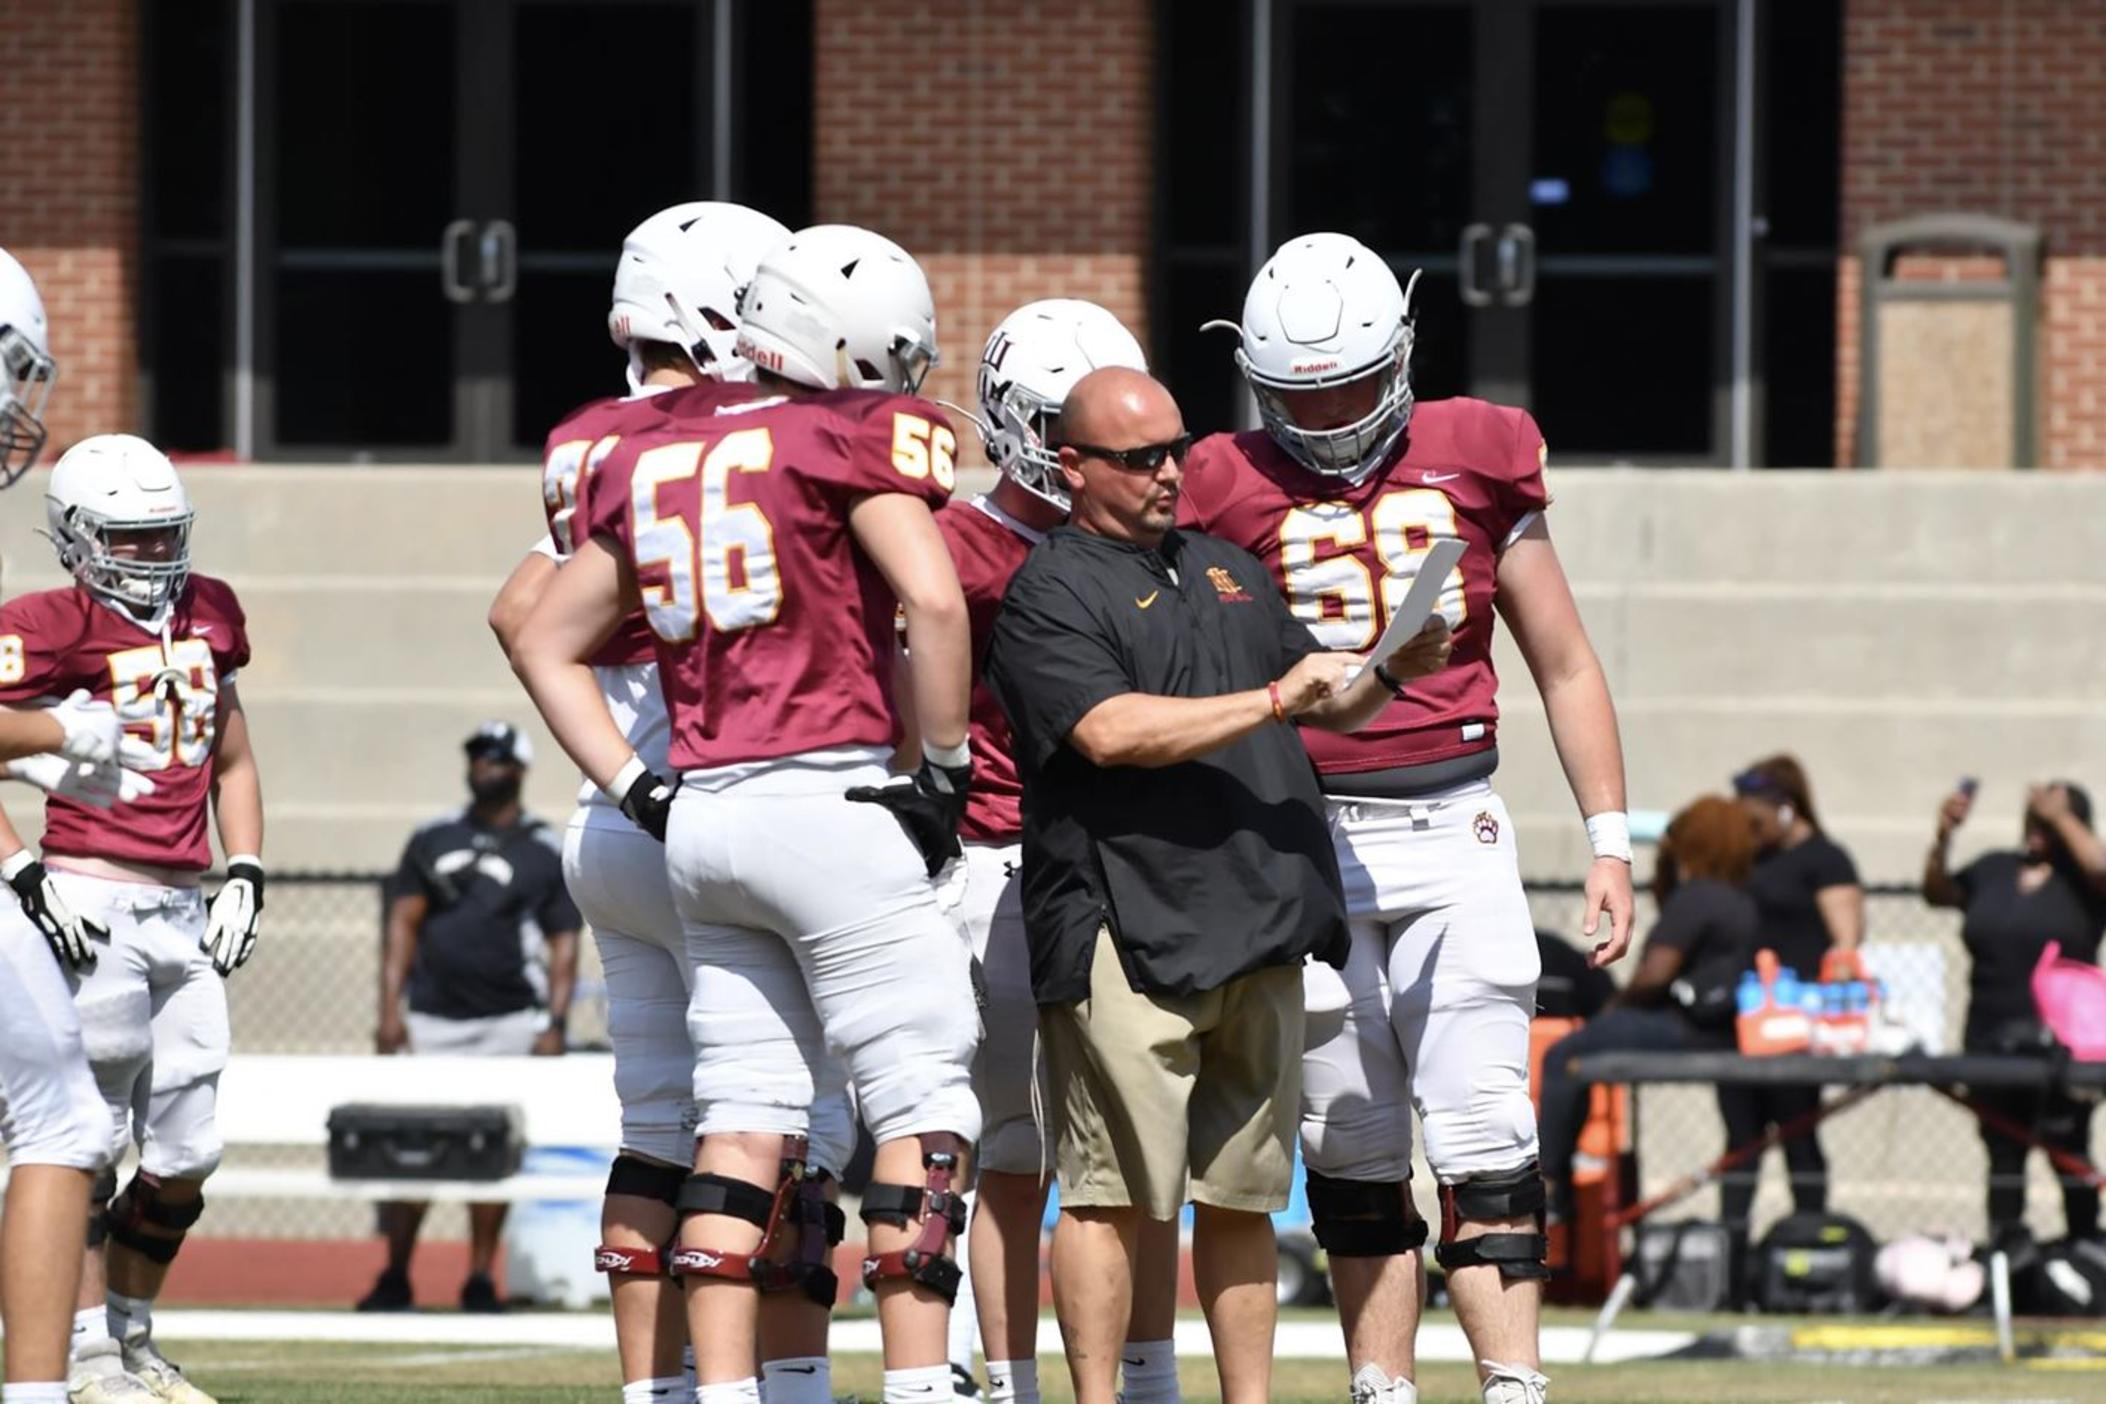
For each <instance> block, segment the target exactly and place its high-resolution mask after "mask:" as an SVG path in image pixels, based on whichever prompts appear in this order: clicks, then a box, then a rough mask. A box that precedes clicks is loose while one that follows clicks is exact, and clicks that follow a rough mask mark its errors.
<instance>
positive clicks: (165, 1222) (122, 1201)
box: [107, 1171, 205, 1265]
mask: <svg viewBox="0 0 2106 1404" xmlns="http://www.w3.org/2000/svg"><path fill="white" fill-rule="evenodd" d="M204 1212H205V1199H204V1196H203V1195H199V1196H198V1197H197V1198H196V1199H193V1200H191V1201H189V1202H188V1203H187V1204H186V1203H180V1202H178V1203H170V1202H169V1201H168V1200H166V1199H163V1198H162V1197H161V1182H160V1181H159V1180H157V1179H155V1178H154V1177H153V1176H151V1175H148V1174H146V1173H145V1172H144V1171H141V1172H139V1173H137V1174H134V1175H133V1176H132V1182H131V1183H130V1184H128V1185H126V1186H125V1187H124V1193H123V1194H120V1195H118V1196H117V1198H115V1199H114V1200H112V1201H110V1208H109V1212H108V1215H107V1218H108V1222H109V1236H110V1241H111V1242H113V1243H116V1244H118V1245H119V1246H121V1247H125V1248H129V1249H131V1250H132V1251H133V1252H134V1253H137V1254H138V1255H139V1256H140V1257H142V1258H145V1259H146V1260H147V1261H149V1262H155V1263H161V1264H164V1265H165V1264H168V1263H172V1262H174V1261H175V1256H176V1253H177V1251H178V1250H179V1249H181V1248H182V1246H183V1239H184V1237H185V1236H187V1235H188V1233H189V1232H190V1226H191V1225H192V1224H194V1223H196V1222H197V1221H198V1216H199V1215H201V1214H203V1213H204ZM148 1224H152V1225H153V1226H154V1227H155V1228H158V1229H164V1230H167V1231H168V1232H167V1235H166V1236H163V1235H162V1234H151V1233H148V1232H146V1225H148Z"/></svg>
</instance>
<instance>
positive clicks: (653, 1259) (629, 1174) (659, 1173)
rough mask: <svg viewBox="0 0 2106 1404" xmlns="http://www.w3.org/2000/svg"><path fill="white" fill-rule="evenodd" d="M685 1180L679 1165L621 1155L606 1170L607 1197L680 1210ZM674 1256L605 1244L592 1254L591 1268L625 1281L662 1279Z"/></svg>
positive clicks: (665, 1251)
mask: <svg viewBox="0 0 2106 1404" xmlns="http://www.w3.org/2000/svg"><path fill="white" fill-rule="evenodd" d="M686 1180H687V1171H685V1170H683V1169H681V1168H680V1167H679V1166H677V1165H658V1164H655V1163H653V1162H651V1161H648V1160H639V1159H637V1158H636V1157H635V1156H632V1155H618V1156H616V1157H615V1158H614V1164H613V1165H612V1166H610V1167H609V1168H608V1170H607V1193H608V1195H610V1196H612V1195H617V1194H621V1195H628V1196H630V1197H632V1198H636V1199H655V1200H657V1201H658V1202H659V1203H661V1204H663V1205H665V1206H666V1207H667V1208H669V1209H671V1208H677V1207H678V1206H679V1203H680V1186H681V1185H682V1184H683V1183H685V1181H686ZM671 1256H672V1254H671V1252H670V1251H669V1247H659V1248H631V1247H627V1246H625V1245H622V1244H616V1243H602V1244H601V1245H600V1246H599V1247H597V1248H595V1249H594V1250H593V1252H592V1266H593V1270H594V1271H596V1272H604V1273H610V1274H619V1275H621V1276H624V1277H663V1276H665V1275H666V1270H667V1267H668V1260H669V1259H670V1258H671Z"/></svg>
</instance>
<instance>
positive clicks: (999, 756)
mask: <svg viewBox="0 0 2106 1404" xmlns="http://www.w3.org/2000/svg"><path fill="white" fill-rule="evenodd" d="M997 511H999V509H998V508H995V507H994V504H993V503H991V502H988V501H987V500H986V499H984V498H982V499H978V500H976V501H972V502H953V503H952V504H951V505H950V506H948V507H946V508H944V509H943V510H942V511H941V512H938V513H937V514H936V525H937V526H938V527H939V528H940V529H941V530H942V532H943V539H944V540H945V541H946V542H947V543H949V545H950V548H951V562H952V564H954V565H956V566H957V567H958V583H959V584H960V585H962V586H964V587H965V608H966V612H967V614H968V615H970V616H971V618H972V626H973V702H972V732H971V742H972V751H973V787H972V789H971V791H969V792H968V794H967V796H966V801H965V820H964V822H963V823H962V824H960V825H959V826H958V832H959V834H960V836H961V837H964V838H967V839H971V840H973V841H975V842H978V843H1015V842H1016V841H1017V840H1018V839H1019V838H1021V837H1022V835H1023V832H1024V812H1023V803H1024V782H1023V781H1022V780H1021V779H1020V778H1018V776H1017V773H1016V756H1015V753H1014V748H1013V746H1012V743H1011V740H1010V735H1009V714H1008V713H1006V712H1004V711H1003V710H1002V704H1001V703H1000V702H999V701H997V700H996V699H995V695H994V689H993V688H991V687H989V686H988V685H987V680H986V679H985V678H983V677H982V676H981V673H982V672H983V671H984V670H985V669H986V667H987V644H988V641H989V640H990V639H992V638H993V637H994V623H995V615H997V614H999V613H1000V612H1001V609H1002V596H1003V595H1004V594H1006V593H1007V592H1008V590H1009V577H1010V576H1012V575H1015V574H1016V568H1017V567H1018V566H1020V565H1022V564H1023V563H1024V557H1025V556H1027V555H1029V554H1031V547H1032V546H1033V544H1034V543H1036V541H1037V540H1038V536H1037V534H1036V533H1032V532H1031V530H1030V528H1029V527H1026V526H1024V525H1023V524H1022V523H1015V524H1012V523H1011V522H1010V521H1009V520H1008V519H1007V517H1006V515H1005V516H997V515H995V514H996V512H997ZM1027 533H1029V534H1027Z"/></svg>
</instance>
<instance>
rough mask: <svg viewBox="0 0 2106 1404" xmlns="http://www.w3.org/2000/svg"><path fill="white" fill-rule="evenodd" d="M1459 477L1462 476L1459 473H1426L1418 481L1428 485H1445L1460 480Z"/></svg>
mask: <svg viewBox="0 0 2106 1404" xmlns="http://www.w3.org/2000/svg"><path fill="white" fill-rule="evenodd" d="M1461 476H1462V474H1460V473H1428V474H1426V475H1424V476H1423V477H1422V478H1421V479H1420V481H1421V482H1428V483H1446V482H1452V481H1454V480H1455V479H1456V478H1460V477H1461Z"/></svg>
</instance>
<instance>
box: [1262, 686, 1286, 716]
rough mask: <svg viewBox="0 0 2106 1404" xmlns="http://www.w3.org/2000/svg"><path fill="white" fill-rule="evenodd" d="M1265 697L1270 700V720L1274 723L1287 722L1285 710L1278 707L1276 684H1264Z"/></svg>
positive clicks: (1282, 707)
mask: <svg viewBox="0 0 2106 1404" xmlns="http://www.w3.org/2000/svg"><path fill="white" fill-rule="evenodd" d="M1265 695H1266V696H1267V697H1270V698H1271V699H1272V719H1273V720H1274V721H1276V722H1283V721H1285V720H1287V709H1286V708H1285V707H1284V706H1282V705H1280V685H1279V684H1278V683H1276V682H1269V683H1267V684H1265Z"/></svg>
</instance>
